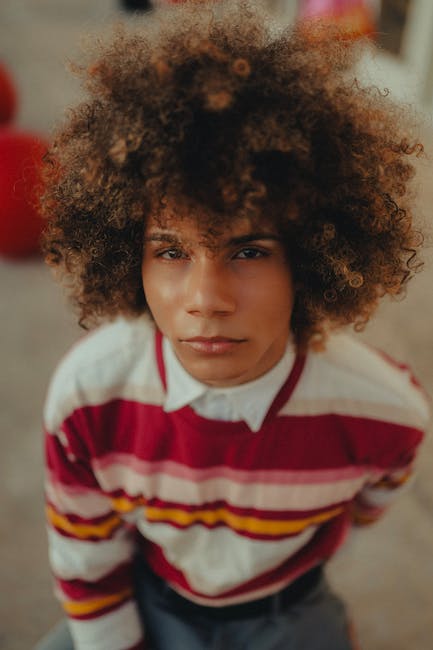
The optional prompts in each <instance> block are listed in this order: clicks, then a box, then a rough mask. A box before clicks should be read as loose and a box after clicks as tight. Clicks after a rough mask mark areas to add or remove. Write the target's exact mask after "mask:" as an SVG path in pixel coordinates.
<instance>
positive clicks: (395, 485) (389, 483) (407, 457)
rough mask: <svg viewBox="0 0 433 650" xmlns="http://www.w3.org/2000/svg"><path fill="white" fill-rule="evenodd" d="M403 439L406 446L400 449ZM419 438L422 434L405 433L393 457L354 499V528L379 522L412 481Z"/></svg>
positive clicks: (415, 432) (382, 462)
mask: <svg viewBox="0 0 433 650" xmlns="http://www.w3.org/2000/svg"><path fill="white" fill-rule="evenodd" d="M402 438H406V442H405V444H406V446H405V447H403V448H402V447H401V445H402V444H404V443H402ZM422 439H423V432H422V431H420V430H416V429H411V430H408V432H407V435H406V436H401V437H400V440H399V442H396V445H395V449H394V450H393V456H394V458H393V459H392V460H391V459H390V460H388V461H387V462H386V461H381V462H380V465H381V469H379V470H376V471H377V474H378V476H377V477H376V479H375V480H373V481H370V482H368V483H367V484H366V485H365V486H364V487H363V489H362V490H361V491H360V492H359V493H358V494H357V496H356V498H355V500H354V503H353V510H352V517H353V523H354V524H355V525H358V526H365V525H369V524H372V523H374V522H375V521H377V520H378V519H380V518H381V517H382V515H383V514H384V513H385V512H386V511H387V509H388V508H389V507H390V506H391V505H392V503H393V502H394V501H395V500H396V499H397V498H398V497H399V496H400V495H401V494H402V492H404V491H405V490H406V489H407V488H408V486H409V485H410V483H411V482H412V480H413V478H414V464H415V459H416V455H417V451H418V446H419V444H420V442H421V441H422ZM399 443H400V444H399ZM399 446H400V452H399V449H398V448H399Z"/></svg>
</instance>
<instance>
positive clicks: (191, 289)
mask: <svg viewBox="0 0 433 650" xmlns="http://www.w3.org/2000/svg"><path fill="white" fill-rule="evenodd" d="M185 308H186V311H187V312H188V313H189V314H193V315H196V316H202V317H204V318H210V317H212V316H224V315H229V314H232V313H233V312H234V311H235V309H236V295H235V286H234V281H233V278H230V274H229V273H228V272H226V271H225V269H224V268H223V265H222V264H220V263H219V262H218V260H215V259H212V258H211V257H209V256H206V257H204V258H203V259H201V260H196V261H195V262H194V263H193V264H191V267H190V269H189V272H188V278H187V282H186V295H185Z"/></svg>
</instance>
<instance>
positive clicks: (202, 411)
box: [163, 339, 296, 432]
mask: <svg viewBox="0 0 433 650" xmlns="http://www.w3.org/2000/svg"><path fill="white" fill-rule="evenodd" d="M163 354H164V363H165V368H166V373H167V395H166V399H165V403H164V410H165V411H167V412H170V411H177V410H178V409H180V408H182V407H184V406H187V405H189V406H191V407H192V408H193V409H194V411H195V412H196V413H198V414H199V415H202V416H204V417H207V418H211V419H214V420H223V421H233V422H236V421H238V420H244V421H245V422H246V423H247V424H248V426H249V428H250V429H251V431H254V432H257V431H259V429H260V427H261V426H262V424H263V421H264V419H265V417H266V414H267V413H268V411H269V408H270V406H271V404H272V402H273V401H274V399H275V397H276V395H277V393H278V391H279V390H280V388H281V387H282V385H283V384H284V382H285V381H286V379H287V377H288V376H289V373H290V371H291V369H292V367H293V364H294V361H295V356H296V354H295V350H294V346H293V344H292V342H289V343H288V345H287V347H286V351H285V353H284V355H283V356H282V358H281V359H280V360H279V361H278V363H277V364H276V365H275V366H274V367H273V368H271V370H269V371H268V372H267V373H266V374H264V375H262V376H261V377H259V378H258V379H255V380H253V381H250V382H247V383H245V384H240V385H239V386H230V387H227V388H214V387H211V386H208V385H206V384H203V383H202V382H200V381H197V379H194V377H192V376H191V375H190V374H189V373H188V372H187V371H186V370H185V368H184V367H183V366H182V365H181V363H180V362H179V360H178V359H177V357H176V355H175V353H174V351H173V348H172V347H171V345H170V342H169V341H168V340H167V339H164V340H163Z"/></svg>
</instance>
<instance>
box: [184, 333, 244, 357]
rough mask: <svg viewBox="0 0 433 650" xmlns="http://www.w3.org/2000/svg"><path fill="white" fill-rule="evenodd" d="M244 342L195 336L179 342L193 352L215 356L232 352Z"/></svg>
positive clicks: (222, 337)
mask: <svg viewBox="0 0 433 650" xmlns="http://www.w3.org/2000/svg"><path fill="white" fill-rule="evenodd" d="M244 342H245V339H234V338H228V337H225V336H212V337H204V336H195V337H193V338H190V339H182V340H181V343H183V344H184V345H185V346H187V347H189V348H190V349H191V350H194V351H195V352H198V353H201V354H215V355H217V354H226V353H228V352H232V351H233V350H235V349H236V348H237V347H239V345H240V344H242V343H244Z"/></svg>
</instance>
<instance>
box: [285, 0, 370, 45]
mask: <svg viewBox="0 0 433 650" xmlns="http://www.w3.org/2000/svg"><path fill="white" fill-rule="evenodd" d="M298 15H299V18H300V19H301V20H302V19H305V18H307V19H311V18H319V19H320V20H321V21H322V22H323V21H324V22H330V23H332V24H336V25H339V26H340V27H341V28H342V30H343V31H344V32H345V34H346V35H347V37H348V38H358V37H360V36H371V35H372V34H374V32H375V31H376V23H375V15H374V10H373V7H372V3H371V2H368V0H301V2H300V4H299V13H298Z"/></svg>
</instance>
